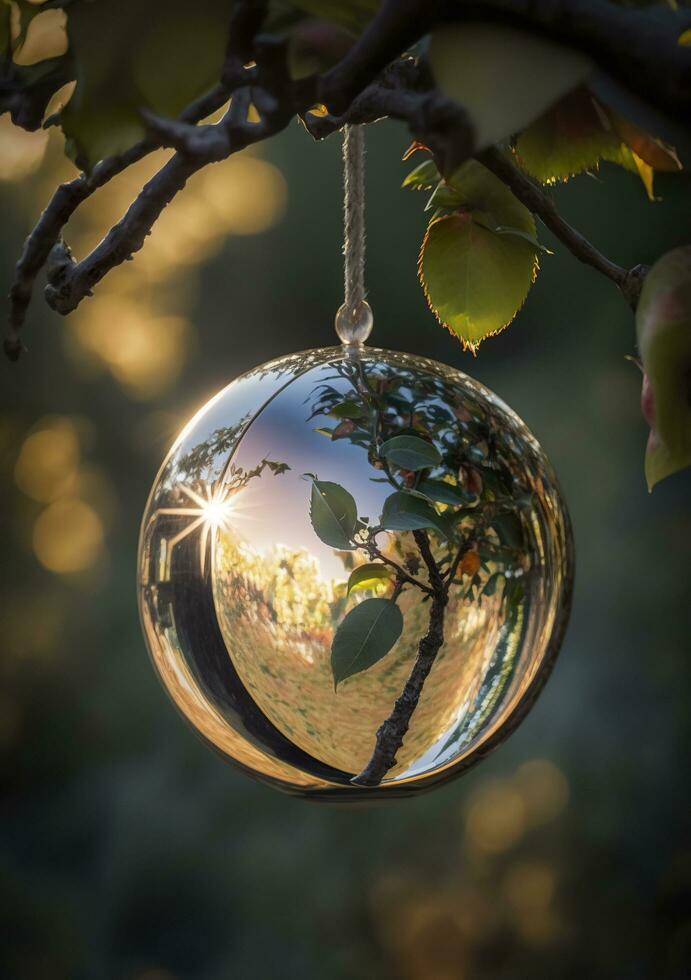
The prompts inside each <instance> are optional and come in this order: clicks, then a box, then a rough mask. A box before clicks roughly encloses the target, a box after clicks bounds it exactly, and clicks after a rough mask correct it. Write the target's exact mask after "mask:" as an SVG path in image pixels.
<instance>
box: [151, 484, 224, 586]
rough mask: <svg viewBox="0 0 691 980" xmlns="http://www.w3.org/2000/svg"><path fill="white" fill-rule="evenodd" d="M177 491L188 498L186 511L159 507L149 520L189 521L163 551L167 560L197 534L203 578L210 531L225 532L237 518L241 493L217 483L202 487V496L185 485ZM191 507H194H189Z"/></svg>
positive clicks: (183, 508) (168, 541) (169, 540)
mask: <svg viewBox="0 0 691 980" xmlns="http://www.w3.org/2000/svg"><path fill="white" fill-rule="evenodd" d="M179 489H180V490H181V491H182V492H183V493H184V494H185V496H186V497H188V498H189V500H190V503H191V506H189V507H161V508H160V509H159V510H157V511H155V512H154V514H153V515H152V519H154V520H155V519H156V518H157V517H162V516H164V515H166V514H167V515H170V516H175V517H189V518H190V521H189V523H188V524H186V525H185V527H183V529H182V530H181V531H179V532H178V533H177V534H175V535H174V536H173V537H172V538H168V539H167V541H166V551H167V555H168V560H170V556H171V555H172V552H173V549H174V548H175V546H176V545H178V544H180V542H181V541H184V539H185V538H187V537H189V535H190V534H194V532H195V531H197V530H198V531H199V570H200V572H201V574H202V576H203V575H204V574H205V572H206V550H207V544H208V541H209V534H210V532H211V531H216V530H218V529H219V528H222V529H224V530H227V529H228V528H229V526H230V522H231V517H233V518H236V517H238V516H239V511H238V497H239V496H240V493H241V491H240V490H239V489H238V488H235V487H233V486H232V485H230V484H227V483H226V484H222V483H220V482H216V483H211V484H209V483H207V484H205V485H204V489H203V493H197V491H196V490H193V489H192V487H188V486H186V485H185V484H184V483H181V484H180V485H179ZM192 505H194V506H192Z"/></svg>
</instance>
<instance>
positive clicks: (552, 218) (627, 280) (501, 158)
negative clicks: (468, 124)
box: [478, 147, 647, 309]
mask: <svg viewBox="0 0 691 980" xmlns="http://www.w3.org/2000/svg"><path fill="white" fill-rule="evenodd" d="M478 160H480V162H481V163H483V164H484V165H485V166H486V167H487V169H488V170H491V171H492V173H493V174H495V175H496V176H497V177H499V179H500V180H502V181H503V182H504V183H505V184H506V185H507V187H509V188H510V189H511V191H512V192H513V193H514V194H515V196H516V197H517V198H518V200H519V201H521V203H522V204H524V205H525V206H526V207H527V208H528V210H529V211H532V212H533V213H534V214H536V215H538V216H539V217H540V218H541V219H542V221H543V222H544V223H545V225H546V226H547V227H548V228H549V230H550V231H551V232H552V233H553V234H554V235H556V237H557V238H558V239H559V240H560V241H561V242H562V244H563V245H565V246H566V248H568V250H569V251H570V252H571V254H572V255H574V256H575V257H576V258H577V259H578V260H579V262H584V263H585V264H586V265H589V266H591V267H592V268H593V269H597V271H598V272H601V273H602V275H603V276H606V277H607V278H608V279H611V280H612V282H614V283H616V285H617V286H618V287H619V289H621V291H622V293H623V294H624V297H625V298H626V300H627V302H628V303H629V305H630V306H631V308H632V309H635V308H636V305H637V303H638V297H639V295H640V291H641V286H642V285H643V279H644V278H645V275H646V272H647V268H646V267H645V266H642V265H636V266H634V267H633V268H632V269H624V268H623V267H622V266H620V265H617V264H616V263H615V262H612V261H611V260H610V259H608V258H607V257H606V256H605V255H603V254H602V252H599V251H598V250H597V249H596V248H595V246H594V245H591V244H590V242H589V241H588V240H587V239H586V238H584V237H583V235H581V233H580V232H578V231H576V229H575V228H573V227H572V226H571V225H570V224H569V223H568V222H567V221H565V220H564V219H563V218H562V217H561V215H560V214H559V212H558V211H557V208H556V205H555V203H554V198H553V197H552V195H551V194H550V193H549V191H548V190H546V188H544V187H542V186H540V185H539V184H536V183H535V181H534V180H533V179H532V178H531V177H529V176H528V175H527V174H526V173H524V172H523V171H522V170H519V169H518V167H515V166H514V165H513V164H512V163H511V161H510V160H509V159H508V157H507V156H505V154H504V153H502V152H501V150H498V149H497V148H496V147H491V148H490V149H488V150H485V151H484V152H483V153H480V154H479V155H478Z"/></svg>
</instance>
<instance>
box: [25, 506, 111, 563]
mask: <svg viewBox="0 0 691 980" xmlns="http://www.w3.org/2000/svg"><path fill="white" fill-rule="evenodd" d="M33 545H34V551H35V553H36V557H37V558H38V560H39V561H40V562H41V564H42V565H44V566H45V567H46V568H47V569H48V570H49V571H51V572H58V573H59V574H61V575H64V574H67V573H70V572H83V571H86V570H87V569H89V568H91V567H92V566H93V565H95V564H96V563H97V561H98V560H99V558H100V557H101V556H102V553H103V524H102V523H101V519H100V517H99V516H98V514H97V513H96V511H95V510H94V509H93V507H90V506H89V504H87V503H85V502H84V501H83V500H70V499H66V500H57V501H55V503H52V504H49V505H48V507H47V508H46V509H45V510H44V511H43V512H42V513H41V514H40V516H39V517H38V520H37V521H36V524H35V525H34V533H33Z"/></svg>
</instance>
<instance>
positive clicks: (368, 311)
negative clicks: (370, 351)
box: [335, 299, 374, 347]
mask: <svg viewBox="0 0 691 980" xmlns="http://www.w3.org/2000/svg"><path fill="white" fill-rule="evenodd" d="M373 324H374V316H373V314H372V307H371V306H370V305H369V303H368V302H367V300H365V299H363V300H361V301H360V302H359V303H357V304H356V305H355V306H352V307H350V308H349V307H348V306H347V305H346V304H345V303H343V304H342V305H341V306H339V308H338V310H337V311H336V318H335V326H336V333H337V334H338V339H339V340H340V341H341V343H343V344H345V345H346V346H347V347H352V346H353V345H357V346H360V345H361V344H364V343H365V341H366V340H367V338H368V337H369V335H370V333H371V332H372V325H373Z"/></svg>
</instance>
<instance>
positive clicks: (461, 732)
mask: <svg viewBox="0 0 691 980" xmlns="http://www.w3.org/2000/svg"><path fill="white" fill-rule="evenodd" d="M572 571H573V553H572V543H571V533H570V525H569V519H568V514H567V511H566V508H565V505H564V502H563V500H562V497H561V495H560V491H559V488H558V485H557V482H556V479H555V476H554V474H553V472H552V469H551V467H550V465H549V462H548V461H547V459H546V457H545V454H544V453H543V451H542V450H541V448H540V446H539V445H538V443H537V441H536V440H535V438H534V437H533V436H532V435H531V433H530V432H529V431H528V429H527V428H526V426H525V425H524V423H523V422H522V421H521V420H520V419H519V418H518V417H517V416H516V415H515V413H514V412H512V411H511V410H510V409H509V408H508V407H507V406H506V405H505V404H504V403H503V402H502V401H501V400H500V399H499V398H497V397H496V396H495V395H494V394H492V392H490V391H488V390H487V389H486V388H485V387H483V386H482V385H481V384H479V383H478V382H476V381H474V380H472V379H471V378H469V377H467V376H466V375H464V374H462V373H461V372H459V371H456V370H454V369H452V368H450V367H447V366H445V365H442V364H439V363H437V362H434V361H431V360H428V359H425V358H421V357H413V356H410V355H407V354H402V353H396V352H392V351H382V350H376V349H374V348H350V347H334V348H329V349H321V350H316V351H308V352H306V353H301V354H295V355H291V356H288V357H283V358H281V359H279V360H276V361H272V362H271V363H269V364H265V365H263V366H262V367H258V368H256V369H255V370H253V371H250V372H249V373H247V374H245V375H243V376H242V377H240V378H238V379H237V380H236V381H233V382H232V383H231V384H230V385H228V387H227V388H225V389H224V390H223V391H221V392H220V393H219V394H218V395H216V396H215V397H214V398H212V399H211V401H209V402H208V404H207V405H206V406H205V407H204V408H203V409H202V410H201V411H200V412H199V413H198V414H197V415H196V416H195V417H194V418H193V419H192V421H191V422H190V423H189V424H188V425H187V427H186V428H185V429H184V431H183V432H182V433H181V435H180V436H179V437H178V439H177V441H176V443H175V445H174V446H173V448H172V449H171V451H170V453H169V455H168V457H167V459H166V461H165V463H164V464H163V467H162V469H161V471H160V472H159V475H158V477H157V479H156V482H155V484H154V487H153V489H152V491H151V495H150V498H149V501H148V504H147V507H146V511H145V514H144V519H143V524H142V532H141V540H140V551H139V600H140V609H141V616H142V622H143V628H144V634H145V637H146V642H147V645H148V648H149V651H150V654H151V658H152V660H153V663H154V666H155V669H156V671H157V673H158V675H159V677H160V679H161V681H162V682H163V685H164V687H165V688H166V690H167V692H168V694H169V695H170V697H171V698H172V700H173V701H174V703H175V704H176V706H177V707H178V709H179V710H180V712H181V713H182V714H183V715H184V717H185V718H186V719H187V720H188V721H189V722H190V724H191V725H192V726H193V727H194V728H195V729H196V730H197V732H198V733H199V734H200V735H201V736H202V737H203V738H204V739H205V740H206V742H207V743H209V744H210V745H211V746H212V747H213V748H215V749H216V750H218V751H219V752H220V753H221V754H222V755H223V756H225V757H226V758H227V759H228V760H229V761H231V762H233V763H235V764H236V765H237V766H238V767H239V768H240V769H242V770H243V771H244V772H246V773H248V774H250V775H253V776H256V777H257V778H259V779H261V780H263V781H264V782H267V783H269V784H271V785H272V786H274V787H277V788H279V789H282V790H285V791H287V792H291V793H295V794H299V795H303V796H307V797H311V798H315V799H319V798H321V799H326V800H336V801H339V802H340V801H345V802H348V801H354V802H358V801H362V800H370V799H381V798H384V799H387V798H388V799H393V798H395V797H397V796H405V795H410V794H413V793H415V792H418V791H421V790H425V789H429V788H431V787H433V786H436V785H439V784H441V783H443V782H445V781H447V780H449V779H451V778H453V777H455V776H457V775H458V774H460V773H462V772H463V771H465V770H466V769H467V768H468V767H469V766H471V765H473V764H474V763H475V762H477V761H478V760H480V759H481V758H483V757H484V755H486V753H487V752H488V751H489V750H491V749H492V748H493V747H494V746H496V745H497V744H498V743H499V742H500V741H502V740H503V739H504V738H505V737H506V736H507V735H508V734H510V733H511V731H513V729H514V728H515V727H516V725H517V724H518V723H519V722H520V721H521V719H522V718H523V717H524V716H525V714H526V712H527V711H528V710H529V708H530V707H531V705H532V704H533V702H534V701H535V698H536V696H537V694H538V693H539V691H540V690H541V688H542V686H543V684H544V681H545V680H546V678H547V676H548V674H549V672H550V669H551V667H552V664H553V661H554V658H555V656H556V654H557V651H558V649H559V645H560V643H561V639H562V636H563V632H564V628H565V625H566V620H567V617H568V610H569V604H570V596H571V583H572ZM423 661H424V662H423ZM425 671H427V673H425ZM423 675H424V676H423ZM411 678H413V680H411ZM413 681H414V683H413ZM418 682H419V683H418ZM411 685H412V687H411ZM413 688H414V689H413ZM404 691H405V692H406V696H405V697H404V698H403V699H401V695H402V694H403V692H404ZM406 698H407V700H408V701H410V699H411V698H412V701H413V702H414V703H413V707H412V709H411V710H410V711H409V717H408V718H407V720H403V721H402V719H401V713H402V712H403V713H405V710H407V709H406V708H405V705H403V707H402V706H401V704H397V699H399V700H401V701H406ZM408 707H410V705H409V706H408ZM392 718H393V719H394V721H393V722H392V721H391V719H392ZM387 719H388V722H387ZM385 723H386V725H388V728H387V727H386V725H385ZM382 726H384V727H382ZM392 726H393V729H396V731H395V732H394V733H393V736H395V737H393V736H392V730H393V729H392ZM378 732H379V734H378ZM382 732H383V734H382ZM392 737H393V742H394V743H395V742H396V741H398V743H399V745H398V747H396V745H395V744H394V750H393V751H394V754H395V761H392V760H389V761H388V762H386V761H385V762H382V759H383V758H384V757H385V756H386V751H385V750H387V745H386V744H384V743H386V742H387V739H388V741H389V743H390V742H391V740H392ZM388 751H389V752H391V744H389V745H388ZM377 754H378V755H379V761H378V763H377V761H376V757H377ZM373 760H374V761H373ZM382 766H383V768H382ZM377 768H378V774H377V773H376V772H375V770H377ZM363 771H364V773H365V775H364V776H362V774H363ZM373 772H375V774H374V775H372V773H373ZM368 773H369V775H367V774H368ZM358 774H360V775H361V776H362V778H361V779H360V780H359V782H353V780H354V779H355V778H356V777H358Z"/></svg>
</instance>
